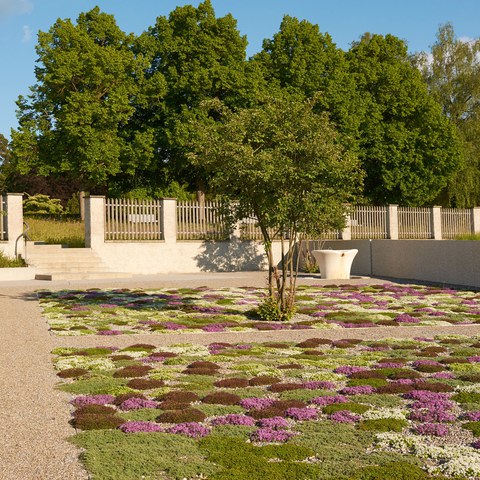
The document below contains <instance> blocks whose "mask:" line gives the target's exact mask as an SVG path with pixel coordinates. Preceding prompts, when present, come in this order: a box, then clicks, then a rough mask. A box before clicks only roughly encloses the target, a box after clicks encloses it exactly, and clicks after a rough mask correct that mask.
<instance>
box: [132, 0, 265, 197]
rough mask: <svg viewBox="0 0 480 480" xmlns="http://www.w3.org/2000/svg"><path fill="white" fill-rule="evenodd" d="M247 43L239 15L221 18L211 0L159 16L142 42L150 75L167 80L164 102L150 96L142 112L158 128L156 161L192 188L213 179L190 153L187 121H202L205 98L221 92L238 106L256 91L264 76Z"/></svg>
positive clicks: (140, 47)
mask: <svg viewBox="0 0 480 480" xmlns="http://www.w3.org/2000/svg"><path fill="white" fill-rule="evenodd" d="M246 46H247V40H246V37H245V36H242V35H240V33H239V31H238V29H237V23H236V20H235V19H234V18H233V17H232V16H231V15H226V16H225V17H221V18H217V17H216V16H215V12H214V9H213V7H212V4H211V2H210V0H206V1H205V2H202V3H200V4H199V5H198V7H197V8H195V7H193V6H191V5H187V6H184V7H178V8H176V9H175V10H174V11H173V12H171V13H170V15H169V16H168V18H167V17H164V16H161V17H158V18H157V20H156V22H155V25H154V26H153V27H151V28H150V29H148V31H147V32H146V33H145V34H143V35H142V36H141V38H140V39H139V41H138V43H137V48H138V50H139V51H140V52H145V53H146V55H147V56H148V59H149V63H150V65H149V67H148V69H147V71H146V76H147V78H155V76H156V75H159V74H160V75H161V76H162V77H163V78H165V81H166V85H167V90H166V95H165V98H164V102H162V103H161V104H158V103H156V102H149V103H148V105H146V107H145V108H144V109H142V110H141V111H140V112H139V115H140V118H141V120H142V121H143V122H146V123H147V124H148V125H150V126H151V127H152V128H154V130H155V132H156V134H155V145H156V152H157V158H156V162H157V163H156V166H157V167H158V168H163V169H166V170H167V172H168V174H169V175H170V178H172V179H177V180H180V181H182V182H183V181H187V182H188V183H189V184H190V185H191V186H192V188H193V189H199V190H203V189H205V188H206V183H207V182H208V179H207V177H206V175H205V172H204V170H203V168H202V166H201V165H196V166H194V165H192V163H191V162H190V161H189V159H188V151H189V149H188V146H187V144H186V143H185V140H186V136H185V134H186V128H185V127H186V125H188V124H189V123H190V122H194V121H196V122H201V121H202V118H203V117H202V115H201V114H200V113H199V109H200V104H201V102H203V101H204V100H207V99H212V98H218V99H220V100H222V101H223V102H225V104H226V105H229V106H230V107H232V108H238V107H239V106H243V105H245V104H246V103H248V102H249V99H250V98H251V97H252V96H255V90H256V89H257V88H259V87H258V84H260V83H261V77H259V75H256V74H255V69H254V68H251V67H249V66H248V65H247V63H246V53H245V52H246ZM151 93H152V94H153V95H154V96H155V95H156V92H155V91H154V90H152V91H151Z"/></svg>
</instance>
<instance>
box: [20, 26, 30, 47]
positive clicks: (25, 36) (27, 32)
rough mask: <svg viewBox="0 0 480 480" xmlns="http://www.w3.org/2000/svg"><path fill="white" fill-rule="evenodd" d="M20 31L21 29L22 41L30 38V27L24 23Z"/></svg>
mask: <svg viewBox="0 0 480 480" xmlns="http://www.w3.org/2000/svg"><path fill="white" fill-rule="evenodd" d="M22 31H23V36H22V42H23V43H28V42H29V41H30V40H31V39H32V29H31V28H30V27H29V26H28V25H24V26H23V27H22Z"/></svg>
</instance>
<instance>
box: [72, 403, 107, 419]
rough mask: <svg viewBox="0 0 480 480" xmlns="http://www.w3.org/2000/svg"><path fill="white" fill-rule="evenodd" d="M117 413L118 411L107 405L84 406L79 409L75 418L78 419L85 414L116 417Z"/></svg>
mask: <svg viewBox="0 0 480 480" xmlns="http://www.w3.org/2000/svg"><path fill="white" fill-rule="evenodd" d="M115 413H116V410H115V409H114V408H113V407H107V406H106V405H84V406H83V407H80V408H77V409H76V410H75V412H74V413H73V416H74V417H78V416H81V415H85V414H97V415H114V414H115Z"/></svg>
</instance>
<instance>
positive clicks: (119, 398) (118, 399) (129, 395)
mask: <svg viewBox="0 0 480 480" xmlns="http://www.w3.org/2000/svg"><path fill="white" fill-rule="evenodd" d="M130 398H140V399H142V400H147V397H146V396H145V395H142V394H141V393H133V392H132V393H122V394H120V395H117V396H116V397H115V400H114V401H113V404H114V405H117V406H119V405H121V404H122V403H123V402H125V401H126V400H129V399H130Z"/></svg>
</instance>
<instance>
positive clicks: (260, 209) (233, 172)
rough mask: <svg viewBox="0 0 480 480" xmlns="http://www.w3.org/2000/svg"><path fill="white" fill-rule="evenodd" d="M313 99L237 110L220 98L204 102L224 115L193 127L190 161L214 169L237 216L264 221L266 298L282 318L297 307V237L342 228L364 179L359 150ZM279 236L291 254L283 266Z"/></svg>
mask: <svg viewBox="0 0 480 480" xmlns="http://www.w3.org/2000/svg"><path fill="white" fill-rule="evenodd" d="M314 106H315V101H314V100H310V101H303V100H298V99H297V98H295V97H291V96H282V97H273V98H272V97H270V98H266V99H265V100H264V102H262V103H261V104H260V105H258V106H257V107H252V108H246V109H241V110H239V111H237V112H232V111H231V110H230V109H228V108H226V107H225V106H224V105H223V104H222V103H221V102H219V101H218V100H217V101H214V102H209V103H208V104H206V105H204V108H205V109H206V110H207V111H208V112H211V111H212V110H215V111H217V112H218V117H219V118H220V120H218V121H210V122H208V123H207V122H204V123H203V124H202V127H201V128H199V127H198V125H197V124H195V125H192V126H191V139H192V140H191V149H192V151H193V152H194V153H192V154H191V158H192V161H193V162H194V163H199V164H201V165H203V167H204V168H205V169H206V170H207V171H208V172H209V174H210V176H211V186H212V189H213V191H214V192H215V193H217V194H220V195H222V196H223V197H224V198H226V199H228V200H229V203H228V204H229V205H231V207H230V209H231V210H230V211H231V214H232V216H233V220H234V221H237V220H241V219H242V218H244V217H248V216H252V215H253V216H254V217H255V218H256V219H257V221H258V225H259V227H260V230H261V232H262V236H263V241H264V245H265V250H266V253H267V258H268V262H269V272H270V274H269V285H270V298H269V299H268V305H269V306H274V307H275V308H277V309H278V317H279V319H285V318H288V317H289V315H290V314H291V312H292V307H293V302H294V296H295V278H296V277H295V272H296V268H295V265H294V249H295V245H297V242H298V240H300V242H301V241H302V240H303V239H304V238H305V237H306V236H308V235H311V236H314V235H318V234H319V233H321V232H323V231H326V230H330V229H334V228H342V227H343V226H344V224H345V212H346V209H347V204H349V203H351V202H352V201H354V199H355V195H356V194H358V192H359V191H360V187H361V181H362V173H361V168H360V164H359V162H358V159H357V157H356V156H355V155H354V154H352V153H351V152H348V151H345V149H344V148H343V147H342V146H341V145H340V143H339V142H338V134H337V132H336V130H335V128H334V127H333V126H332V124H331V123H330V121H329V120H328V118H327V115H326V114H317V113H315V112H314ZM275 237H280V238H281V240H282V252H284V254H285V255H284V256H283V264H282V265H283V266H282V271H281V273H280V272H279V271H278V269H277V267H276V265H277V262H278V260H279V259H276V260H274V257H273V250H272V240H273V239H274V238H275ZM285 242H286V243H287V244H288V245H287V246H286V247H285V246H284V243H285ZM287 271H288V272H289V273H290V275H289V276H287ZM287 281H288V282H289V285H288V287H287Z"/></svg>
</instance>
